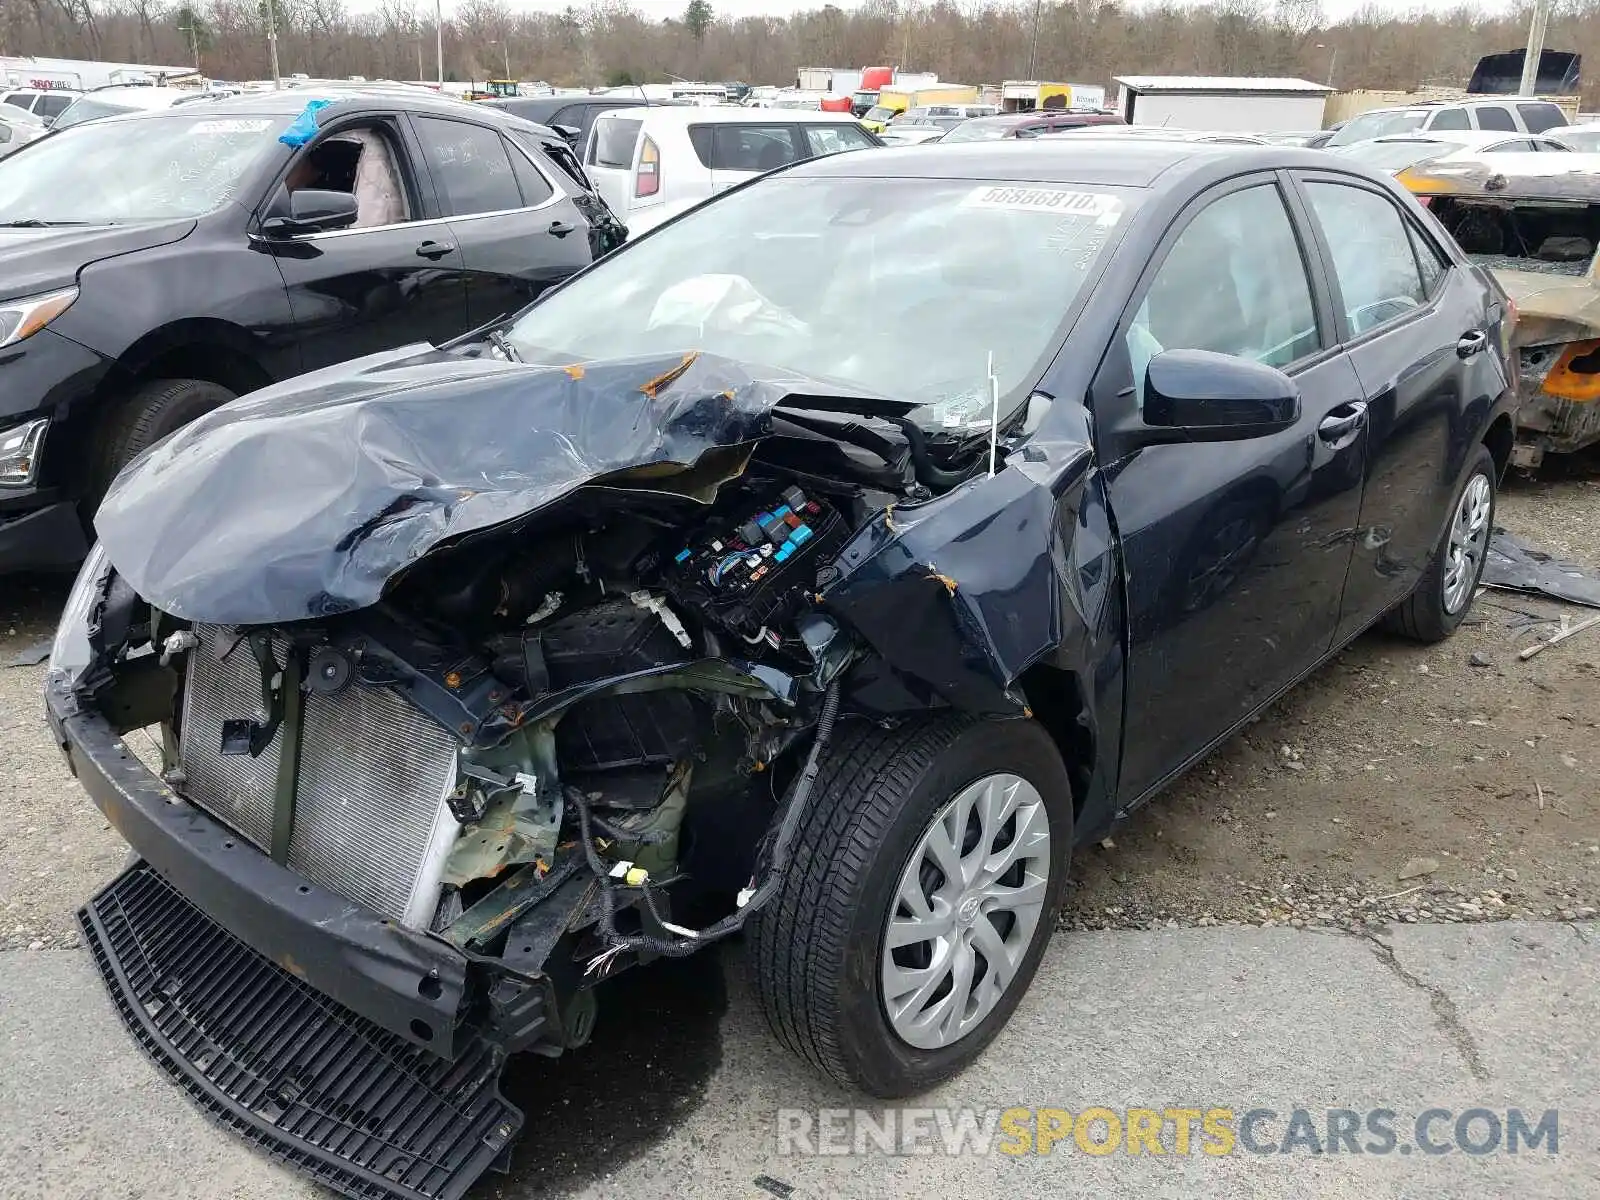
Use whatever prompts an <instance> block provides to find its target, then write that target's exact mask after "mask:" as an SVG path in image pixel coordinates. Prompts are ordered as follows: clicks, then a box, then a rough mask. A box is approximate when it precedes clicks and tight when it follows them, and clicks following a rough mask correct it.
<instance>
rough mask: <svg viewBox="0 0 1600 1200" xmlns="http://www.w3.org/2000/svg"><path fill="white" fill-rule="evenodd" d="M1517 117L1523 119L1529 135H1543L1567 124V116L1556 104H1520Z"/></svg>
mask: <svg viewBox="0 0 1600 1200" xmlns="http://www.w3.org/2000/svg"><path fill="white" fill-rule="evenodd" d="M1517 115H1518V116H1520V117H1521V118H1522V123H1523V124H1524V125H1526V126H1527V127H1528V132H1529V133H1543V132H1544V131H1545V130H1546V129H1555V128H1556V127H1557V126H1559V125H1565V124H1566V123H1567V117H1566V114H1565V113H1563V112H1562V111H1561V110H1560V109H1559V108H1557V107H1556V106H1555V105H1554V104H1519V105H1517Z"/></svg>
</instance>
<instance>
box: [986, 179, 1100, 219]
mask: <svg viewBox="0 0 1600 1200" xmlns="http://www.w3.org/2000/svg"><path fill="white" fill-rule="evenodd" d="M961 207H962V208H997V209H1002V210H1004V211H1006V212H1047V213H1059V214H1061V215H1063V216H1066V215H1071V216H1075V217H1093V218H1095V220H1096V221H1097V222H1098V223H1100V224H1102V225H1115V224H1116V223H1117V221H1118V220H1119V219H1120V218H1121V216H1122V201H1121V200H1119V199H1118V198H1117V197H1115V196H1108V195H1106V194H1105V193H1103V192H1076V191H1070V190H1068V189H1066V188H1050V187H1017V186H1015V185H995V184H984V185H982V186H981V187H976V188H973V189H972V191H971V193H970V194H968V196H967V198H966V199H965V200H963V201H962V202H961Z"/></svg>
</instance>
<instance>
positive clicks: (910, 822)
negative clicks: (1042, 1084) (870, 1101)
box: [750, 717, 1072, 1099]
mask: <svg viewBox="0 0 1600 1200" xmlns="http://www.w3.org/2000/svg"><path fill="white" fill-rule="evenodd" d="M1002 772H1005V773H1010V774H1014V775H1019V776H1021V777H1022V778H1024V779H1026V780H1027V781H1028V782H1029V783H1031V784H1032V785H1033V786H1034V787H1035V788H1037V789H1038V791H1039V793H1040V796H1041V797H1042V798H1043V800H1044V807H1045V811H1046V814H1047V816H1048V822H1049V829H1050V846H1051V859H1052V861H1051V867H1050V878H1049V880H1048V883H1047V890H1046V895H1045V904H1044V911H1043V914H1042V915H1041V917H1040V919H1039V921H1038V924H1037V926H1036V927H1035V930H1034V933H1033V940H1032V943H1031V944H1030V945H1029V946H1028V949H1027V951H1026V953H1025V956H1024V957H1023V959H1022V960H1021V961H1020V963H1019V969H1018V971H1017V974H1016V976H1015V977H1014V979H1013V981H1012V982H1011V984H1010V985H1009V989H1008V990H1007V991H1006V992H1005V993H1004V994H1003V995H1002V996H1001V997H1000V1000H999V1002H998V1004H997V1005H996V1007H995V1008H994V1010H993V1011H992V1012H990V1013H989V1015H988V1016H987V1017H986V1018H985V1019H984V1020H983V1021H982V1022H981V1023H979V1024H978V1025H977V1026H975V1028H974V1029H973V1030H972V1031H971V1032H970V1033H968V1034H967V1035H966V1036H965V1037H962V1038H960V1039H959V1040H957V1041H955V1042H953V1043H952V1044H950V1045H948V1046H945V1047H943V1048H939V1049H932V1050H924V1049H918V1048H916V1047H913V1046H911V1045H910V1044H908V1043H907V1042H905V1041H902V1040H901V1039H900V1037H899V1036H898V1035H897V1034H896V1033H895V1032H894V1031H893V1029H892V1028H891V1026H890V1024H889V1020H888V1017H887V1014H886V1013H885V1010H884V1005H883V1001H882V998H881V990H880V985H879V970H880V965H881V962H882V955H883V953H884V949H883V933H884V928H885V924H886V922H887V920H888V916H889V912H890V905H891V902H892V900H893V896H894V894H895V889H896V887H897V885H898V882H899V878H900V875H901V872H902V871H903V870H904V868H905V866H906V864H907V863H908V861H909V859H910V856H911V854H912V852H913V851H914V850H915V849H916V847H917V844H918V842H919V840H920V839H921V837H922V834H923V832H924V831H925V830H926V829H927V827H928V826H929V824H930V823H931V822H932V820H933V818H934V815H935V814H936V813H937V812H938V811H939V810H940V809H942V808H943V807H944V806H945V805H946V804H947V803H948V802H949V801H950V800H951V799H952V798H954V797H955V796H956V795H957V793H958V792H959V791H960V790H961V789H962V788H963V787H965V786H966V785H967V784H969V783H972V782H975V781H977V780H979V779H981V778H983V777H984V776H986V775H991V774H997V773H1002ZM1071 839H1072V792H1071V785H1070V783H1069V781H1068V778H1067V772H1066V768H1065V766H1064V764H1063V763H1062V761H1061V756H1060V753H1059V752H1058V751H1057V749H1056V746H1055V743H1054V742H1052V741H1051V739H1050V737H1049V735H1048V734H1046V733H1045V731H1044V730H1043V729H1042V728H1041V727H1040V726H1039V725H1038V724H1037V723H1036V722H1034V721H1031V720H1013V721H977V720H972V719H970V718H959V717H942V718H938V719H934V720H927V721H920V722H915V723H910V724H907V725H903V726H901V727H900V728H898V729H896V730H893V731H889V732H886V731H884V730H883V729H881V728H879V727H877V726H875V725H870V724H867V723H865V722H861V723H851V724H850V725H843V726H841V727H840V729H839V731H838V733H837V734H836V735H835V738H834V742H833V744H832V746H830V747H829V748H828V749H827V751H826V752H825V753H824V755H823V759H822V764H821V771H820V773H819V774H818V776H817V780H816V786H815V790H814V791H813V793H812V797H811V800H810V802H809V804H808V808H807V813H806V815H805V818H804V820H803V823H802V825H801V827H800V829H799V831H798V833H797V834H796V839H795V846H794V857H793V859H792V862H791V865H790V869H789V872H788V874H787V876H786V877H785V879H784V882H783V886H782V888H781V890H780V891H779V893H778V894H777V895H776V896H775V897H773V899H772V901H771V902H770V903H769V904H768V905H767V907H766V908H765V909H763V910H762V911H761V912H760V913H758V914H757V915H756V918H755V919H754V920H753V921H752V922H751V930H750V967H751V971H752V974H753V976H754V984H755V991H756V993H757V995H758V996H759V997H760V1001H761V1006H762V1009H763V1010H764V1012H765V1014H766V1018H767V1022H768V1024H769V1025H770V1026H771V1027H772V1031H773V1033H774V1034H775V1035H776V1036H777V1038H778V1040H779V1041H780V1042H782V1043H783V1044H784V1045H785V1046H787V1047H788V1048H789V1049H790V1050H792V1051H793V1052H794V1053H795V1054H797V1055H799V1056H800V1057H801V1058H803V1059H805V1060H806V1061H808V1062H810V1063H811V1064H812V1065H813V1066H815V1067H817V1068H818V1069H819V1070H821V1071H823V1072H825V1073H826V1074H828V1075H831V1076H832V1077H833V1078H834V1079H836V1080H838V1081H839V1082H840V1083H842V1084H845V1085H847V1086H850V1087H854V1088H858V1089H860V1090H861V1091H864V1092H867V1093H869V1094H870V1095H874V1096H878V1097H882V1098H885V1099H893V1098H898V1097H903V1096H910V1095H914V1094H915V1093H917V1092H921V1091H925V1090H926V1089H928V1088H930V1087H932V1086H934V1085H935V1084H937V1083H939V1082H941V1081H943V1080H945V1079H948V1078H950V1077H951V1076H952V1075H955V1074H956V1073H957V1072H959V1071H961V1070H962V1069H963V1068H965V1067H966V1066H967V1065H968V1064H969V1063H971V1062H972V1061H973V1060H974V1059H976V1058H977V1057H978V1055H979V1054H981V1053H982V1052H983V1050H984V1048H985V1047H986V1046H987V1045H988V1044H989V1042H990V1041H991V1040H992V1039H993V1038H994V1036H995V1034H997V1033H998V1032H999V1031H1000V1030H1001V1028H1003V1027H1004V1025H1005V1023H1006V1022H1007V1021H1008V1020H1009V1019H1010V1017H1011V1014H1012V1012H1013V1011H1014V1010H1015V1008H1016V1006H1017V1003H1018V1002H1019V1001H1020V1000H1021V998H1022V995H1023V993H1025V992H1026V991H1027V989H1028V985H1029V984H1030V983H1031V982H1032V980H1033V976H1034V973H1035V972H1036V971H1037V970H1038V966H1039V960H1040V958H1041V957H1042V956H1043V954H1044V950H1045V946H1046V945H1047V944H1048V943H1049V941H1050V932H1051V929H1052V927H1053V925H1054V923H1055V914H1056V911H1057V909H1058V908H1059V907H1060V902H1061V896H1062V893H1063V890H1064V889H1065V886H1066V877H1067V865H1068V861H1069V857H1070V850H1071Z"/></svg>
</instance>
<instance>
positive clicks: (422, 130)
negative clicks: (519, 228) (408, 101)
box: [412, 117, 523, 217]
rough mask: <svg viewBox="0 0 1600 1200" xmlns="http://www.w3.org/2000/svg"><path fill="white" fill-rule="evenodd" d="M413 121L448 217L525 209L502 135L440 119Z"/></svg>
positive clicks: (431, 118)
mask: <svg viewBox="0 0 1600 1200" xmlns="http://www.w3.org/2000/svg"><path fill="white" fill-rule="evenodd" d="M412 120H413V121H414V122H416V127H417V137H418V138H419V139H420V140H421V142H422V149H423V153H424V154H426V155H427V157H428V161H429V163H431V164H432V166H433V181H434V185H435V186H436V187H437V188H438V189H439V191H440V192H441V193H442V197H441V198H442V199H443V200H444V204H445V211H446V212H447V213H449V214H450V215H451V216H457V217H466V216H471V215H472V214H473V213H486V212H500V211H503V210H505V209H511V208H521V207H523V204H522V192H521V190H520V189H519V188H518V186H517V177H516V175H515V174H514V173H513V171H512V169H511V158H510V156H509V155H508V154H507V153H506V145H505V143H504V142H502V141H501V140H500V135H499V134H498V133H496V132H495V131H494V130H492V129H485V128H484V127H483V126H481V125H468V124H467V123H466V122H464V121H446V120H443V119H440V118H438V117H413V118H412Z"/></svg>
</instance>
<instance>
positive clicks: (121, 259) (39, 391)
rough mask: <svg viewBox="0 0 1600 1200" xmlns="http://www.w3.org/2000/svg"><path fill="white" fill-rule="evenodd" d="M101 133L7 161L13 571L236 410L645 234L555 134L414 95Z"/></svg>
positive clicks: (68, 553) (289, 105) (4, 282)
mask: <svg viewBox="0 0 1600 1200" xmlns="http://www.w3.org/2000/svg"><path fill="white" fill-rule="evenodd" d="M309 99H310V98H309V97H308V96H307V95H306V93H304V92H294V93H288V92H282V93H267V94H263V95H257V96H247V97H238V98H234V99H229V100H220V101H217V102H214V103H211V104H206V105H198V106H188V105H183V106H179V107H177V108H172V109H164V110H161V111H157V112H149V113H138V114H130V115H128V116H123V117H115V118H110V119H107V120H104V121H94V122H90V123H87V124H85V125H83V126H81V127H76V128H73V129H68V130H64V131H62V132H60V133H58V134H54V135H52V136H50V137H47V138H42V139H40V140H39V141H38V142H36V143H34V144H32V145H30V146H28V147H27V148H26V149H25V150H22V151H19V152H17V153H16V154H13V155H11V156H10V157H9V158H7V159H5V160H4V161H3V162H0V572H4V571H10V570H23V569H35V568H49V567H60V566H70V565H72V564H74V563H76V562H77V561H79V560H80V559H81V558H82V557H83V554H84V553H85V551H86V548H87V546H86V541H85V528H86V521H87V518H88V516H89V515H91V514H92V511H93V508H94V506H95V505H96V503H97V502H98V499H99V497H100V496H101V495H102V494H103V492H104V490H105V488H106V486H107V485H108V484H109V482H110V480H111V478H112V477H113V476H114V475H115V474H116V472H117V470H118V469H119V468H120V467H121V466H122V465H123V464H124V463H126V462H127V461H128V460H129V459H130V458H132V457H133V456H134V455H135V454H137V453H138V452H139V451H140V450H142V449H144V448H145V447H146V446H148V445H150V444H151V443H153V442H155V441H157V440H159V439H160V438H161V437H163V436H165V435H166V434H167V433H170V432H171V431H172V430H173V429H175V428H177V427H178V426H179V425H182V424H184V423H185V422H187V421H190V420H192V419H193V418H195V417H197V416H199V415H200V414H202V413H204V412H207V411H209V410H211V409H213V408H215V407H217V406H218V405H220V404H222V403H223V402H225V401H227V400H230V399H232V398H233V397H234V396H237V395H240V394H242V393H244V392H250V391H254V390H255V389H257V388H261V387H265V386H267V385H268V384H271V383H273V382H275V381H277V380H280V379H285V378H288V377H289V376H292V375H298V374H301V373H302V372H305V371H312V370H316V369H318V368H320V367H325V366H328V365H330V364H332V363H336V362H340V361H342V360H344V359H350V358H355V357H358V356H360V355H364V354H370V353H373V352H376V351H380V350H386V349H390V348H392V347H395V346H400V345H405V344H408V343H413V342H435V343H439V342H444V341H446V340H448V339H451V338H454V337H456V336H458V335H460V334H463V333H465V332H467V331H468V330H471V329H474V328H476V327H478V326H481V325H484V324H486V323H488V322H491V321H495V320H497V319H498V318H500V317H502V316H504V315H506V314H508V313H511V312H514V311H516V310H518V309H520V308H522V307H523V306H524V305H526V304H527V303H528V302H529V301H530V300H532V299H534V297H536V296H538V295H539V294H540V293H541V292H543V291H544V290H545V289H546V288H548V287H549V286H550V285H552V284H554V283H557V282H559V281H560V280H562V279H565V278H566V277H567V276H569V275H571V274H572V273H573V272H575V271H577V270H579V269H581V268H582V267H585V266H587V265H588V264H589V263H590V262H591V261H593V260H594V259H595V258H597V257H598V256H600V255H601V254H604V253H605V252H606V251H608V250H610V249H611V248H613V247H614V246H616V245H618V244H619V243H620V242H621V241H622V239H623V238H624V237H626V232H625V230H623V228H622V226H621V225H620V224H618V222H617V221H616V220H615V218H614V217H613V216H612V214H611V212H610V210H609V209H608V208H607V207H606V205H605V202H604V201H603V200H601V199H600V197H599V195H598V194H597V193H596V192H595V191H594V190H593V188H592V186H591V185H590V183H589V182H588V180H587V179H586V177H585V176H584V173H583V169H582V167H580V166H579V165H578V162H577V160H576V159H575V158H574V157H573V155H572V153H571V151H570V150H569V149H568V147H567V146H566V144H565V143H564V142H563V141H562V139H561V138H560V137H559V136H558V135H557V134H555V133H554V132H553V131H552V130H550V129H546V128H544V127H542V126H538V125H535V124H533V123H531V122H528V121H524V120H521V119H519V118H517V117H514V116H511V115H509V114H507V113H503V112H497V111H496V110H494V109H492V108H487V107H484V106H482V105H469V104H465V103H462V102H460V101H454V100H448V99H444V98H439V97H434V96H431V95H427V94H425V93H421V92H420V91H419V93H418V94H417V95H410V94H400V93H396V92H388V93H382V94H380V93H378V92H375V91H374V92H358V93H343V94H341V95H339V96H338V97H337V98H336V99H333V100H331V101H328V102H326V103H324V104H321V105H318V104H317V103H315V102H312V103H308V100H309Z"/></svg>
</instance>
